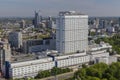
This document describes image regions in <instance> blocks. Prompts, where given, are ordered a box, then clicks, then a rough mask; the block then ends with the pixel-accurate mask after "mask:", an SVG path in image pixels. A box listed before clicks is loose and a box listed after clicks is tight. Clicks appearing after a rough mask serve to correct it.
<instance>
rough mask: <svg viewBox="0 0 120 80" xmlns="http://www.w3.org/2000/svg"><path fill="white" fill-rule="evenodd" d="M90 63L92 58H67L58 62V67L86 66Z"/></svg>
mask: <svg viewBox="0 0 120 80" xmlns="http://www.w3.org/2000/svg"><path fill="white" fill-rule="evenodd" d="M89 61H90V56H88V55H86V56H80V57H73V58H66V59H62V60H57V67H67V66H73V65H79V64H84V63H86V62H89Z"/></svg>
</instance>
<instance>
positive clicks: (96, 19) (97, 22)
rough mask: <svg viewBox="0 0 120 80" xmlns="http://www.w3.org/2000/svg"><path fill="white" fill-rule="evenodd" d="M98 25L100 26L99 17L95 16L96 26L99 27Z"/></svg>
mask: <svg viewBox="0 0 120 80" xmlns="http://www.w3.org/2000/svg"><path fill="white" fill-rule="evenodd" d="M98 26H99V19H98V18H95V28H98Z"/></svg>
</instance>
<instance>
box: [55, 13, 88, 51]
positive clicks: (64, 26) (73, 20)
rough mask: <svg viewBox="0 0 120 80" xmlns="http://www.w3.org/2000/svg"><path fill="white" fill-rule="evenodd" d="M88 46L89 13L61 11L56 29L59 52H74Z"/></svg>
mask: <svg viewBox="0 0 120 80" xmlns="http://www.w3.org/2000/svg"><path fill="white" fill-rule="evenodd" d="M87 47H88V15H84V14H80V13H77V12H75V11H66V12H60V13H59V17H58V21H57V29H56V49H57V51H58V52H59V53H74V52H80V51H84V50H86V49H87Z"/></svg>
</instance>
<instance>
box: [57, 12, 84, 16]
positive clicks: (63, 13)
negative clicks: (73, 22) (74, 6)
mask: <svg viewBox="0 0 120 80" xmlns="http://www.w3.org/2000/svg"><path fill="white" fill-rule="evenodd" d="M59 15H62V16H63V15H85V14H82V13H80V12H76V11H62V12H59Z"/></svg>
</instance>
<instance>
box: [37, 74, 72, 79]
mask: <svg viewBox="0 0 120 80" xmlns="http://www.w3.org/2000/svg"><path fill="white" fill-rule="evenodd" d="M73 75H74V72H69V73H64V74H60V75H57V76H56V79H55V76H52V77H48V78H43V79H38V80H64V79H68V78H70V77H72V76H73Z"/></svg>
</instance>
